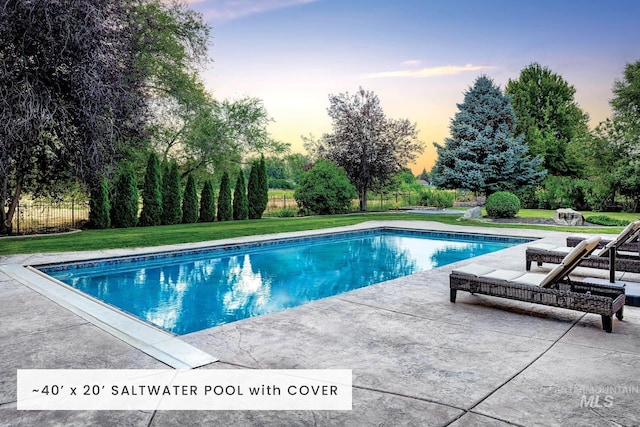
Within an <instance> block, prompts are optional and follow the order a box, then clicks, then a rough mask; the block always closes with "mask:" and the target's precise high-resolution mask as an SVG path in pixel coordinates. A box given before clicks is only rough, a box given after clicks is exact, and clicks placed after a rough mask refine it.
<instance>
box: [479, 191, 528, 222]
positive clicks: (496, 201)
mask: <svg viewBox="0 0 640 427" xmlns="http://www.w3.org/2000/svg"><path fill="white" fill-rule="evenodd" d="M484 207H485V209H486V210H487V215H489V217H491V218H513V217H515V216H516V214H517V213H518V211H520V199H518V196H516V195H515V194H513V193H509V192H508V191H498V192H497V193H493V194H492V195H490V196H489V197H487V202H486V203H485V206H484Z"/></svg>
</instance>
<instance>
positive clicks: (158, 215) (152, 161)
mask: <svg viewBox="0 0 640 427" xmlns="http://www.w3.org/2000/svg"><path fill="white" fill-rule="evenodd" d="M161 187H162V176H161V175H160V162H159V161H158V155H157V154H156V153H155V152H152V153H151V154H149V160H148V162H147V171H146V173H145V177H144V188H143V189H142V212H141V213H140V225H142V226H151V225H160V221H161V220H162V193H161Z"/></svg>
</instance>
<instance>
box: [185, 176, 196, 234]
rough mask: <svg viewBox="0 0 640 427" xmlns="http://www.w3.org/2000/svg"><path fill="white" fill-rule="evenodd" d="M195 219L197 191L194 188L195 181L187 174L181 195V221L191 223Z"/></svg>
mask: <svg viewBox="0 0 640 427" xmlns="http://www.w3.org/2000/svg"><path fill="white" fill-rule="evenodd" d="M196 221H198V191H197V190H196V181H195V180H194V179H193V176H192V175H191V174H189V176H188V177H187V185H186V187H185V188H184V196H183V197H182V223H183V224H191V223H194V222H196Z"/></svg>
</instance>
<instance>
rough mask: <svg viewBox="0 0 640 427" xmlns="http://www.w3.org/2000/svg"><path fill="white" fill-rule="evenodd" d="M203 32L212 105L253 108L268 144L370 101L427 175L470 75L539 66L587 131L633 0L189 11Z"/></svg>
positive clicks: (335, 3)
mask: <svg viewBox="0 0 640 427" xmlns="http://www.w3.org/2000/svg"><path fill="white" fill-rule="evenodd" d="M188 3H190V5H191V7H192V8H193V9H195V10H197V11H199V12H201V13H202V14H203V16H204V18H205V20H206V21H207V22H209V23H210V24H211V25H212V27H213V45H212V48H211V51H210V52H211V56H212V58H213V61H214V62H213V64H212V65H211V66H210V67H209V69H208V70H207V71H205V72H204V73H203V77H204V79H205V82H206V85H207V88H208V89H209V90H210V91H211V92H212V93H213V95H214V96H215V97H217V98H219V99H223V98H239V97H242V96H252V97H258V98H261V99H262V100H263V101H264V105H265V107H266V109H267V111H268V112H269V114H270V116H271V117H273V119H274V120H275V122H274V123H273V124H272V125H271V126H270V131H271V133H272V136H273V137H274V138H276V139H278V140H281V141H284V142H288V143H290V144H291V146H292V151H294V152H304V150H303V148H302V139H301V138H300V136H301V135H308V134H310V133H311V134H313V135H315V136H320V135H322V133H324V132H329V131H330V130H331V124H330V121H329V118H328V116H327V107H328V106H329V102H328V95H329V94H332V93H333V94H335V93H341V92H352V93H353V92H355V91H356V90H357V89H358V88H359V87H360V86H362V87H363V88H364V89H367V90H372V91H374V92H375V93H376V94H377V95H378V97H379V98H380V100H381V104H382V107H383V108H384V110H385V113H386V114H387V116H388V117H392V118H407V119H409V120H411V121H413V122H417V124H418V129H419V131H420V133H419V137H420V139H421V140H422V141H424V142H425V148H426V149H425V154H424V155H423V156H422V157H421V158H420V159H419V160H418V162H417V163H416V164H414V165H410V166H411V167H412V169H413V170H414V171H416V172H419V171H421V170H422V169H423V168H426V169H427V170H429V169H430V168H431V166H432V164H433V161H434V155H435V150H434V149H433V145H432V142H434V141H435V142H440V143H441V142H442V141H443V140H444V138H446V137H447V136H448V135H449V123H450V120H451V118H452V117H453V115H454V114H455V113H456V111H457V106H456V103H459V102H462V99H463V92H464V91H465V90H467V89H468V88H469V86H470V85H471V84H473V81H474V80H475V79H476V77H478V76H479V75H481V74H485V75H487V76H488V77H490V78H492V79H493V80H494V81H495V82H496V83H497V84H499V85H500V87H501V88H503V89H504V86H505V85H506V83H507V81H508V80H509V79H517V78H518V76H519V74H520V70H522V69H523V68H524V67H526V66H527V65H529V64H531V63H532V62H538V63H540V64H541V65H543V66H547V67H549V68H550V69H551V70H552V71H553V72H555V73H557V74H560V75H561V76H562V77H563V78H564V79H565V80H566V81H567V82H568V83H569V84H570V85H572V86H574V87H575V88H576V90H577V92H576V100H577V102H578V104H579V105H580V107H581V108H582V109H583V110H584V111H585V112H586V113H588V114H589V116H590V118H591V122H590V123H591V125H592V126H595V125H596V124H598V123H599V122H600V121H602V120H604V119H605V118H607V117H608V116H609V114H610V109H609V104H608V101H609V98H610V97H611V88H612V85H613V82H614V80H615V79H618V78H620V77H621V76H622V73H623V70H624V66H625V64H627V63H630V62H636V61H638V60H640V25H639V24H638V20H639V17H640V1H639V0H608V1H604V0H581V1H571V0H553V1H552V0H484V1H475V0H465V1H462V0H459V1H455V0H395V1H394V0H366V1H365V0H191V1H189V2H188Z"/></svg>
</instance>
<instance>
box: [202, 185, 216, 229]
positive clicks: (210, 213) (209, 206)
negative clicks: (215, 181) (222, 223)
mask: <svg viewBox="0 0 640 427" xmlns="http://www.w3.org/2000/svg"><path fill="white" fill-rule="evenodd" d="M215 219H216V204H215V197H214V194H213V185H212V184H211V180H206V181H205V182H204V187H202V193H201V194H200V218H199V219H198V221H200V222H212V221H214V220H215Z"/></svg>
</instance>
